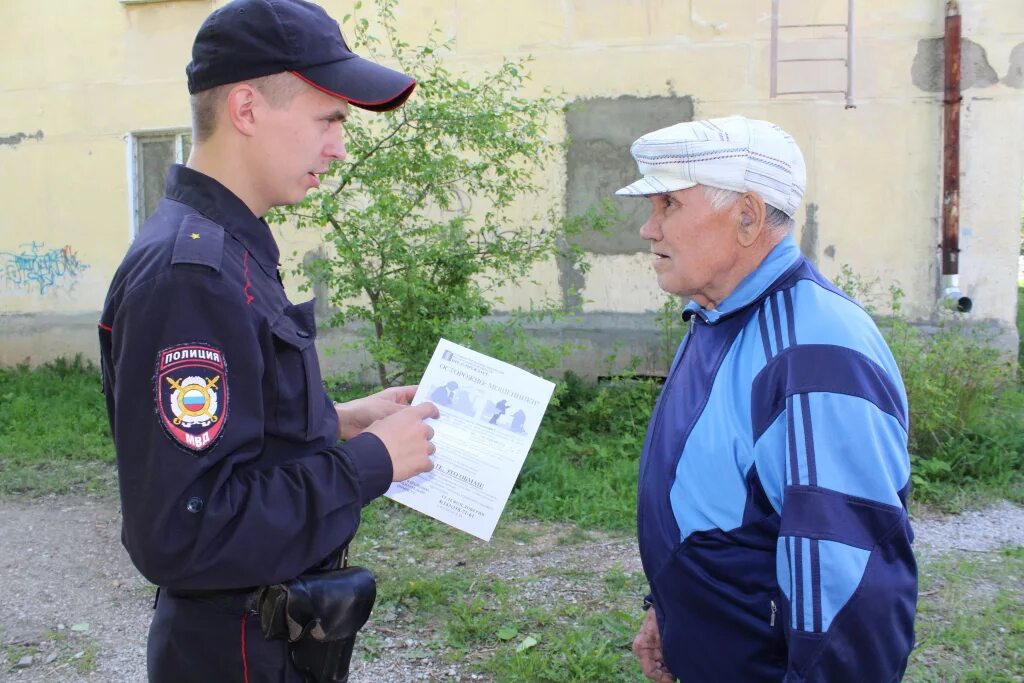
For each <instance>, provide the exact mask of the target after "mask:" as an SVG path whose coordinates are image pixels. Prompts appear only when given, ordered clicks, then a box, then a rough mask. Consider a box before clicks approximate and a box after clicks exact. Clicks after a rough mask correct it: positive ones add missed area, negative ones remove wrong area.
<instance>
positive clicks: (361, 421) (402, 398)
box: [334, 384, 416, 439]
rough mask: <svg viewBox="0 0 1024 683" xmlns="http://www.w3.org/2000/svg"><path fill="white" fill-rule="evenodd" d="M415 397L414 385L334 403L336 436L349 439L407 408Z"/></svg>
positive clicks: (392, 388)
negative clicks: (336, 425)
mask: <svg viewBox="0 0 1024 683" xmlns="http://www.w3.org/2000/svg"><path fill="white" fill-rule="evenodd" d="M415 395H416V385H415V384H413V385H410V386H406V387H391V388H390V389H385V390H384V391H378V392H377V393H376V394H370V395H369V396H365V397H363V398H357V399H355V400H353V401H347V402H345V403H335V404H334V410H335V412H337V413H338V436H340V437H341V438H342V439H351V438H352V437H353V436H356V435H357V434H360V433H361V432H362V431H363V430H364V429H366V428H367V427H369V426H370V425H372V424H373V423H374V422H376V421H377V420H381V419H383V418H385V417H387V416H388V415H392V414H394V413H397V412H398V411H399V410H402V409H403V408H406V407H408V405H409V401H411V400H412V399H413V397H414V396H415Z"/></svg>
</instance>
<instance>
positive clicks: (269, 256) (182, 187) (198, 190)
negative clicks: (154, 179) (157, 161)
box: [166, 164, 281, 273]
mask: <svg viewBox="0 0 1024 683" xmlns="http://www.w3.org/2000/svg"><path fill="white" fill-rule="evenodd" d="M166 195H167V198H168V199H173V200H175V201H178V202H181V203H182V204H187V205H188V206H191V207H192V208H193V209H195V210H196V211H198V212H199V213H201V214H203V215H204V216H206V217H207V218H209V219H210V220H212V221H213V222H215V223H217V224H218V225H220V226H222V227H223V228H224V229H225V230H226V231H227V232H229V233H230V234H231V236H232V237H234V238H235V239H236V240H238V241H239V242H241V243H242V246H244V247H245V248H246V250H247V251H248V252H249V253H250V254H252V257H253V258H254V259H256V261H257V262H259V264H260V265H261V266H262V267H263V268H264V270H266V271H267V272H269V273H276V272H277V267H278V265H279V260H280V258H281V252H280V250H279V249H278V248H277V242H275V241H274V235H273V233H272V232H271V231H270V226H268V225H267V223H266V221H264V220H263V219H262V218H258V217H257V216H255V215H254V214H253V212H252V211H250V210H249V207H248V206H246V205H245V202H243V201H242V200H241V199H239V198H238V197H237V196H236V195H235V194H234V193H233V192H231V190H229V189H228V188H226V187H224V186H223V185H221V184H220V183H219V182H217V181H216V180H214V179H213V178H211V177H210V176H208V175H205V174H203V173H200V172H199V171H196V170H193V169H191V168H188V167H187V166H182V165H180V164H174V165H173V166H171V167H170V169H169V170H168V172H167V185H166Z"/></svg>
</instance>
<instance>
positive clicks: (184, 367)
mask: <svg viewBox="0 0 1024 683" xmlns="http://www.w3.org/2000/svg"><path fill="white" fill-rule="evenodd" d="M156 383H157V385H156V387H155V390H156V391H155V393H156V403H157V414H158V415H159V419H160V421H161V422H162V423H163V425H164V429H165V430H166V432H167V434H168V436H170V437H171V438H172V439H173V440H174V441H175V442H177V444H178V445H179V446H182V447H184V448H185V449H187V450H188V451H189V452H190V453H193V454H195V455H198V454H199V453H201V452H203V451H205V450H207V449H209V448H210V447H211V446H213V444H214V443H216V441H217V438H218V437H219V436H220V435H221V432H222V431H223V430H224V423H225V422H227V417H228V368H227V362H226V361H225V359H224V353H223V352H222V351H221V350H220V349H218V348H217V347H215V346H212V345H210V344H205V343H203V342H197V343H193V344H178V345H177V346H172V347H170V348H167V349H164V350H163V351H161V352H160V355H159V356H157V359H156Z"/></svg>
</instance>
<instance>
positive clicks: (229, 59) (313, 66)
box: [185, 0, 416, 111]
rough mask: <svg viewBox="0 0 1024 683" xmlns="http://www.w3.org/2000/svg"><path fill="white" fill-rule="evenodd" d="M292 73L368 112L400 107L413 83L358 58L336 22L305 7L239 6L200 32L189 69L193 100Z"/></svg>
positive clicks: (218, 13) (283, 0)
mask: <svg viewBox="0 0 1024 683" xmlns="http://www.w3.org/2000/svg"><path fill="white" fill-rule="evenodd" d="M286 71H287V72H291V73H292V74H294V75H296V76H298V77H299V78H301V79H302V80H304V81H306V82H307V83H309V84H310V85H312V86H313V87H315V88H317V89H318V90H321V91H323V92H325V93H327V94H328V95H333V96H334V97H339V98H341V99H343V100H345V101H346V102H349V103H351V104H352V105H354V106H356V107H360V108H362V109H369V110H371V111H388V110H389V109H394V108H396V107H399V106H401V105H402V104H403V103H404V102H405V100H406V99H408V97H409V95H410V94H412V91H413V89H414V88H415V87H416V80H415V79H414V78H412V77H411V76H407V75H406V74H403V73H400V72H398V71H395V70H393V69H389V68H387V67H385V66H381V65H380V64H375V63H374V62H371V61H369V60H366V59H363V58H362V57H359V56H358V55H356V54H355V53H354V52H352V51H351V50H350V49H349V48H348V45H346V44H345V39H344V38H343V37H342V35H341V28H340V27H339V26H338V22H336V21H334V19H331V18H330V17H329V16H328V15H327V12H325V11H324V9H323V8H322V7H320V6H319V5H316V4H314V3H312V2H306V1H305V0H233V1H232V2H229V3H228V4H227V5H224V6H223V7H221V8H219V9H217V10H215V11H214V12H213V13H212V14H210V16H209V17H207V18H206V21H204V22H203V25H202V26H200V27H199V33H198V34H196V40H195V43H193V45H192V61H191V62H189V64H188V66H187V67H185V73H186V75H187V76H188V91H189V92H190V93H192V94H195V93H197V92H201V91H203V90H209V89H210V88H213V87H216V86H218V85H224V84H226V83H237V82H239V81H245V80H248V79H250V78H259V77H261V76H269V75H271V74H276V73H283V72H286Z"/></svg>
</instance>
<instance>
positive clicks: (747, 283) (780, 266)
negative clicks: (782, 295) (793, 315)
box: [683, 235, 800, 324]
mask: <svg viewBox="0 0 1024 683" xmlns="http://www.w3.org/2000/svg"><path fill="white" fill-rule="evenodd" d="M799 259H800V248H799V247H797V246H796V241H795V240H794V239H793V236H792V235H786V237H785V238H783V240H782V241H781V242H779V243H778V244H776V245H775V247H774V248H773V249H772V250H771V251H770V252H768V256H766V257H765V259H764V260H763V261H761V265H759V266H758V267H757V268H755V269H754V272H752V273H750V274H749V275H747V276H746V277H745V278H743V280H742V281H741V282H740V284H739V285H737V287H736V289H734V290H732V293H731V294H729V296H727V297H725V299H723V300H722V302H721V303H720V304H719V305H718V308H713V309H706V308H702V307H701V306H700V304H698V303H697V302H695V301H690V303H688V304H686V308H684V309H683V319H684V320H689V319H690V318H691V317H693V315H694V314H697V315H699V316H700V317H701V318H703V319H704V321H705V322H708V323H712V324H714V323H716V322H718V320H719V319H720V318H722V317H724V316H727V315H729V314H730V313H733V312H735V311H738V310H739V309H741V308H743V307H745V306H747V305H748V304H749V303H751V302H752V301H755V300H756V299H758V298H760V296H761V295H762V294H764V292H765V290H767V289H768V288H769V287H770V286H771V285H772V283H773V282H775V281H776V280H778V279H779V277H781V276H782V274H783V273H785V272H786V271H787V270H789V269H790V268H791V267H792V266H793V265H794V264H795V263H796V262H797V261H798V260H799Z"/></svg>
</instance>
